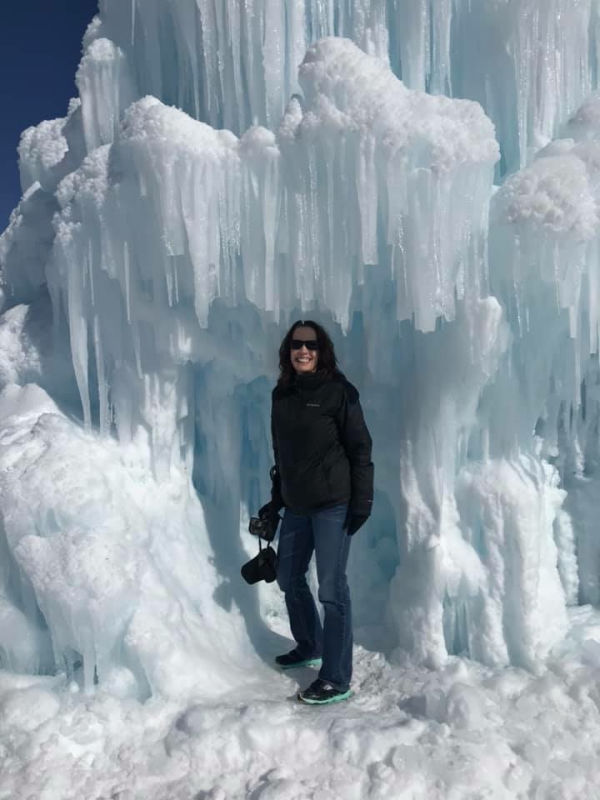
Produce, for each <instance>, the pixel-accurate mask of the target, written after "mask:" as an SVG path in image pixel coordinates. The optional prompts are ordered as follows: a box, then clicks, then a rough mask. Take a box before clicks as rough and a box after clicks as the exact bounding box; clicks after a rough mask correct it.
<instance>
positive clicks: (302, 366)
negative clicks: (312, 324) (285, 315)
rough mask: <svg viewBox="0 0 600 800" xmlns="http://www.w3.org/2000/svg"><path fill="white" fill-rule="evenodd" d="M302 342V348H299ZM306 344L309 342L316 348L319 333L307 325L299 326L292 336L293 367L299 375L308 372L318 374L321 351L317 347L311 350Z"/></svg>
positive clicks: (291, 356) (291, 353)
mask: <svg viewBox="0 0 600 800" xmlns="http://www.w3.org/2000/svg"><path fill="white" fill-rule="evenodd" d="M300 342H302V347H299V346H298V345H299V344H300ZM304 342H309V343H311V344H313V345H315V346H316V344H317V332H316V331H315V330H313V328H309V327H308V326H307V325H299V326H298V327H297V328H296V329H295V330H294V333H293V334H292V342H291V346H290V360H291V362H292V367H293V368H294V369H295V370H296V372H297V373H298V374H299V375H302V374H304V373H306V372H316V371H317V364H318V362H319V351H318V350H317V349H316V347H315V349H314V350H310V349H309V348H308V347H307V346H306V344H304Z"/></svg>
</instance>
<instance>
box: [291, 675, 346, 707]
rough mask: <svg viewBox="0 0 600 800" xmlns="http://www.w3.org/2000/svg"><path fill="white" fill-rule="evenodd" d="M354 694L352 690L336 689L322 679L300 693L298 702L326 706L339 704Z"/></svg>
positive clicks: (318, 679)
mask: <svg viewBox="0 0 600 800" xmlns="http://www.w3.org/2000/svg"><path fill="white" fill-rule="evenodd" d="M351 694H352V692H351V690H350V688H348V689H336V688H335V686H332V685H331V684H330V683H328V682H327V681H324V680H323V679H322V678H317V680H316V681H313V683H311V685H310V686H309V687H308V689H305V690H304V691H303V692H298V700H301V701H302V702H303V703H309V704H310V705H324V704H325V703H339V702H340V700H347V699H348V698H349V697H350V695H351Z"/></svg>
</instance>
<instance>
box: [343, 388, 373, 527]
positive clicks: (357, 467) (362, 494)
mask: <svg viewBox="0 0 600 800" xmlns="http://www.w3.org/2000/svg"><path fill="white" fill-rule="evenodd" d="M344 388H345V391H344V398H343V400H342V405H341V408H340V412H339V418H338V426H339V430H340V440H341V443H342V445H343V447H344V450H345V451H346V455H347V457H348V461H349V462H350V478H351V484H352V496H351V498H350V512H351V513H352V514H356V515H357V516H364V517H368V516H369V515H370V513H371V506H372V504H373V472H374V469H373V462H372V461H371V447H372V442H371V436H370V434H369V431H368V429H367V425H366V423H365V419H364V417H363V412H362V408H361V406H360V401H359V395H358V392H357V390H356V389H355V388H354V386H352V384H351V383H345V384H344Z"/></svg>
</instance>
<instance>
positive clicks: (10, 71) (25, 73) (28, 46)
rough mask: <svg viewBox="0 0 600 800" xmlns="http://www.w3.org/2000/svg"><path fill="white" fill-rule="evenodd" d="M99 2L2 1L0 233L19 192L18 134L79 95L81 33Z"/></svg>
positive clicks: (63, 108)
mask: <svg viewBox="0 0 600 800" xmlns="http://www.w3.org/2000/svg"><path fill="white" fill-rule="evenodd" d="M97 9H98V0H1V3H0V76H2V77H1V80H0V85H1V87H2V88H1V93H0V108H1V109H2V114H1V117H0V120H1V121H0V232H1V231H2V230H4V228H5V227H6V225H7V223H8V217H9V215H10V212H11V211H12V209H13V208H14V207H15V205H16V204H17V203H18V201H19V198H20V196H21V189H20V184H19V173H18V168H17V152H16V148H17V145H18V144H19V135H20V133H21V131H22V130H24V129H25V128H27V127H28V126H29V125H35V124H37V123H38V122H41V120H43V119H54V118H55V117H62V116H64V115H65V114H66V112H67V106H68V103H69V98H71V97H75V96H76V95H77V88H76V86H75V72H76V70H77V65H78V63H79V59H80V57H81V39H82V37H83V33H84V31H85V29H86V27H87V25H88V23H89V22H90V21H91V19H92V17H93V16H94V14H95V13H96V12H97Z"/></svg>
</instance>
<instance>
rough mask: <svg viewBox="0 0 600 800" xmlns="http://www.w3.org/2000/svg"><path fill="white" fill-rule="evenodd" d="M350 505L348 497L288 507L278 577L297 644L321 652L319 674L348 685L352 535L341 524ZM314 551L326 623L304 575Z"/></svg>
mask: <svg viewBox="0 0 600 800" xmlns="http://www.w3.org/2000/svg"><path fill="white" fill-rule="evenodd" d="M347 510H348V506H347V505H346V504H345V503H343V504H341V505H337V506H332V507H331V508H323V509H320V510H318V511H314V512H313V513H311V514H307V515H300V514H294V513H292V512H291V511H290V510H289V509H286V512H285V514H284V517H283V522H282V523H281V530H280V533H279V549H278V552H277V555H278V564H277V582H278V584H279V587H280V589H281V590H282V591H283V592H284V593H285V603H286V606H287V610H288V614H289V617H290V627H291V629H292V636H293V637H294V639H295V640H296V649H297V650H298V653H299V654H300V655H301V656H302V657H304V658H317V657H318V656H322V658H323V664H322V666H321V671H320V672H319V677H320V678H322V679H323V680H326V681H328V682H329V683H331V684H332V686H334V687H335V688H336V689H340V690H345V689H347V688H348V687H349V686H350V679H351V677H352V612H351V606H350V592H349V591H348V582H347V580H346V563H347V561H348V551H349V549H350V539H351V538H352V537H350V536H348V533H347V531H346V530H345V529H344V528H343V524H344V520H345V519H346V512H347ZM313 551H314V552H315V553H316V559H317V577H318V579H319V600H320V601H321V603H322V604H323V608H324V610H325V616H324V621H323V626H321V620H320V619H319V614H318V612H317V608H316V605H315V601H314V598H313V596H312V594H311V591H310V589H309V588H308V583H307V581H306V573H307V570H308V565H309V562H310V559H311V557H312V554H313Z"/></svg>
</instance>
